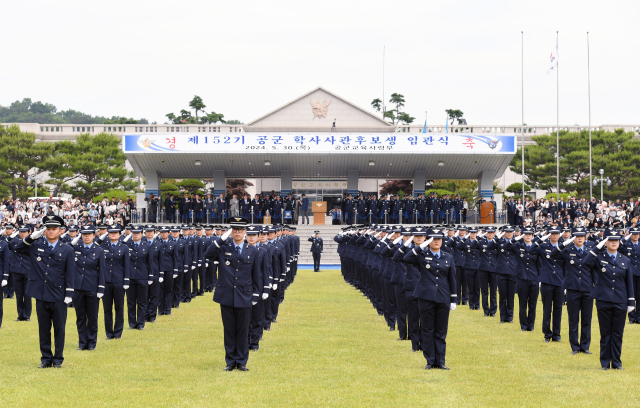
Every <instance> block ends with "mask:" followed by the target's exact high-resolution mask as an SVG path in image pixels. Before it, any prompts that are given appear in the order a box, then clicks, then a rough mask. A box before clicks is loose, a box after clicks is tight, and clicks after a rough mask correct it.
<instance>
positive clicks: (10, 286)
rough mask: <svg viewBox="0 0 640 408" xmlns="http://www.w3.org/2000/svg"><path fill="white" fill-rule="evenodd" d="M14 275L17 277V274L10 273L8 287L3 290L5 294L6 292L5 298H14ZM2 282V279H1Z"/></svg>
mask: <svg viewBox="0 0 640 408" xmlns="http://www.w3.org/2000/svg"><path fill="white" fill-rule="evenodd" d="M14 275H16V274H15V273H13V272H11V271H9V279H7V286H5V287H4V288H2V290H3V292H4V296H6V297H9V298H12V297H13V293H14V290H15V288H14V287H13V283H14V280H15V278H14ZM0 280H2V279H0Z"/></svg>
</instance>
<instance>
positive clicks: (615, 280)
mask: <svg viewBox="0 0 640 408" xmlns="http://www.w3.org/2000/svg"><path fill="white" fill-rule="evenodd" d="M620 238H621V237H620V235H619V234H618V233H617V232H616V230H615V229H613V228H607V230H606V231H605V233H604V240H603V241H602V242H601V244H604V246H605V247H606V250H603V251H601V252H600V251H598V252H597V253H596V252H595V251H591V252H590V253H591V255H592V257H590V258H589V259H588V260H587V264H588V265H589V266H590V267H591V269H592V270H593V271H594V273H595V274H597V276H598V278H597V279H596V285H595V291H594V298H595V299H596V308H597V309H598V324H599V325H600V364H601V366H602V369H603V370H608V369H609V368H613V369H615V370H622V361H621V360H620V356H621V354H622V336H623V334H624V324H625V320H626V315H627V313H630V312H631V311H633V310H634V309H635V298H634V294H633V293H634V292H633V272H632V271H631V267H630V261H629V258H627V257H626V256H625V255H623V254H622V253H620V252H618V249H619V247H620ZM601 244H598V245H599V246H600V245H601ZM598 249H599V248H598Z"/></svg>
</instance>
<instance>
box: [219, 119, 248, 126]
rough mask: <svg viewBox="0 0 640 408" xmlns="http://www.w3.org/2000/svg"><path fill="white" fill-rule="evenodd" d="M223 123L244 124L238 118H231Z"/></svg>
mask: <svg viewBox="0 0 640 408" xmlns="http://www.w3.org/2000/svg"><path fill="white" fill-rule="evenodd" d="M224 123H226V124H227V125H244V123H242V122H241V121H239V120H238V119H231V120H228V121H226V122H224Z"/></svg>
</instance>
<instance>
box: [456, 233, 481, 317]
mask: <svg viewBox="0 0 640 408" xmlns="http://www.w3.org/2000/svg"><path fill="white" fill-rule="evenodd" d="M477 236H478V229H477V228H476V227H469V229H468V230H467V235H465V236H464V238H463V239H462V240H460V242H458V243H457V244H456V248H458V249H460V250H462V251H466V253H465V254H464V273H465V275H466V278H467V286H468V290H469V309H471V310H480V277H479V276H478V265H479V264H480V255H479V252H480V251H479V250H478V248H477V247H476V244H475V242H476V238H477Z"/></svg>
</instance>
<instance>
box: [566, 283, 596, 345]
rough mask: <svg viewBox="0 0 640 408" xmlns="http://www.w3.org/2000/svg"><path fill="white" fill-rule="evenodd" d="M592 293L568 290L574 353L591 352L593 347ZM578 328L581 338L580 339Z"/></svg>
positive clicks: (568, 311) (570, 334) (570, 331)
mask: <svg viewBox="0 0 640 408" xmlns="http://www.w3.org/2000/svg"><path fill="white" fill-rule="evenodd" d="M592 314H593V299H592V298H591V292H580V291H577V290H571V289H567V316H568V317H569V343H570V344H571V350H572V351H585V350H589V347H590V346H591V316H592ZM578 326H580V336H579V337H578Z"/></svg>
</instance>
